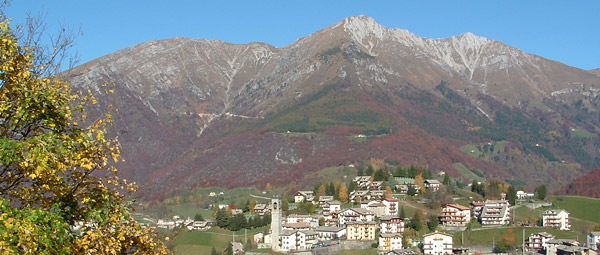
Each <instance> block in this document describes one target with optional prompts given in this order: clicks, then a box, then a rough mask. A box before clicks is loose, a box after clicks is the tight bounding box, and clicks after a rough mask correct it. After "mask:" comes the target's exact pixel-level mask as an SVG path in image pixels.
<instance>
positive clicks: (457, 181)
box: [456, 179, 463, 189]
mask: <svg viewBox="0 0 600 255" xmlns="http://www.w3.org/2000/svg"><path fill="white" fill-rule="evenodd" d="M456 187H457V188H459V189H462V188H463V184H462V181H461V180H460V179H459V180H456Z"/></svg>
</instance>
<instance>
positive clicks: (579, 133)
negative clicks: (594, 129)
mask: <svg viewBox="0 0 600 255" xmlns="http://www.w3.org/2000/svg"><path fill="white" fill-rule="evenodd" d="M571 134H573V136H574V137H581V138H594V137H596V136H598V135H596V134H594V133H591V132H589V131H587V130H585V129H579V128H578V129H573V130H571Z"/></svg>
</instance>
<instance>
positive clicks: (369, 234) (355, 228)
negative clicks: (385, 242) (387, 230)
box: [346, 221, 377, 241]
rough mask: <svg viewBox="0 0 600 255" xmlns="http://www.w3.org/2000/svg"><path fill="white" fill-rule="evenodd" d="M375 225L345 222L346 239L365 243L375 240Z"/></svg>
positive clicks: (368, 222)
mask: <svg viewBox="0 0 600 255" xmlns="http://www.w3.org/2000/svg"><path fill="white" fill-rule="evenodd" d="M376 229H377V223H376V222H375V221H349V222H346V239H347V240H357V241H367V240H375V230H376Z"/></svg>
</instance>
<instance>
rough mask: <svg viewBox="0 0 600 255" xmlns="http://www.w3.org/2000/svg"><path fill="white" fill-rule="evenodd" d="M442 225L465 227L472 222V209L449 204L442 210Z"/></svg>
mask: <svg viewBox="0 0 600 255" xmlns="http://www.w3.org/2000/svg"><path fill="white" fill-rule="evenodd" d="M440 221H441V222H442V225H444V226H449V227H464V226H466V225H467V224H469V222H470V221H471V208H469V207H466V206H462V205H459V204H449V205H446V206H444V208H442V214H441V215H440Z"/></svg>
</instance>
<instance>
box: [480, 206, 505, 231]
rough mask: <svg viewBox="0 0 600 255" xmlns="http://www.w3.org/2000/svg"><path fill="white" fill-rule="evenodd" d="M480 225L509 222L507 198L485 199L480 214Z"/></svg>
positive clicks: (496, 224) (497, 224)
mask: <svg viewBox="0 0 600 255" xmlns="http://www.w3.org/2000/svg"><path fill="white" fill-rule="evenodd" d="M480 221H481V225H484V226H486V225H488V226H489V225H495V226H499V225H507V224H508V223H510V203H508V201H507V200H487V201H485V204H484V205H483V209H482V211H481V216H480Z"/></svg>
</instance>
